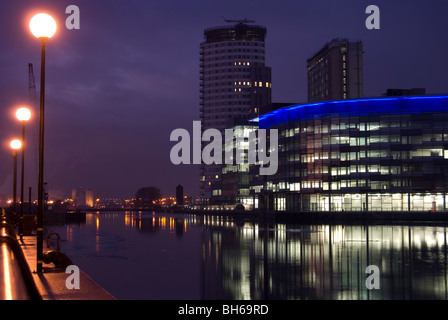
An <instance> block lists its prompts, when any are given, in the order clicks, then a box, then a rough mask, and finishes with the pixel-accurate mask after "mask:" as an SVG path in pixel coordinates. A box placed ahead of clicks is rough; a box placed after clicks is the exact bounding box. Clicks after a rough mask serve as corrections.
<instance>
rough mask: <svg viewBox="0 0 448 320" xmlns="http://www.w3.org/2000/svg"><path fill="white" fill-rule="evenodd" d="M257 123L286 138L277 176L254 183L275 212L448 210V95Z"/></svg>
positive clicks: (279, 113)
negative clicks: (447, 202) (447, 201)
mask: <svg viewBox="0 0 448 320" xmlns="http://www.w3.org/2000/svg"><path fill="white" fill-rule="evenodd" d="M258 121H259V127H260V128H262V129H278V135H279V154H278V157H279V163H278V171H277V173H276V174H275V175H272V176H265V177H263V179H264V180H261V181H262V182H261V184H260V180H258V183H259V185H252V186H251V189H252V190H251V193H252V195H253V196H254V198H256V199H259V201H260V199H263V205H264V206H266V207H267V209H269V210H279V211H284V210H286V211H329V210H331V211H342V210H344V211H429V210H437V211H442V210H446V208H447V204H446V200H447V186H448V184H447V178H448V177H447V175H448V95H443V96H414V97H384V98H374V99H357V100H341V101H329V102H319V103H311V104H304V105H293V106H289V107H285V108H282V109H278V110H274V111H271V112H270V113H266V114H263V115H261V116H260V117H259V118H258Z"/></svg>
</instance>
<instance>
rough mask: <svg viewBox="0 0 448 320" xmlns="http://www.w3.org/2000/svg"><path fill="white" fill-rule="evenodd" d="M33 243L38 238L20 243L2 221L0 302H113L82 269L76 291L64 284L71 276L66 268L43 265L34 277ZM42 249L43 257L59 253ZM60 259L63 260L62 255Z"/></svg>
mask: <svg viewBox="0 0 448 320" xmlns="http://www.w3.org/2000/svg"><path fill="white" fill-rule="evenodd" d="M36 241H37V237H36V236H35V235H33V234H32V235H26V236H23V237H22V239H20V238H19V236H17V235H16V234H15V230H14V227H13V226H12V225H10V224H9V223H8V222H7V221H6V219H4V218H3V219H1V221H0V249H1V250H0V260H1V264H2V268H1V269H0V276H1V280H0V284H1V285H2V286H1V287H2V288H3V290H1V292H0V299H1V300H116V299H115V297H114V296H113V295H111V294H110V293H109V292H107V291H106V290H105V289H104V288H102V287H101V286H100V285H98V284H97V283H96V282H95V281H94V280H93V279H91V278H90V277H89V276H88V275H87V274H86V273H85V272H84V271H82V270H81V269H79V289H74V288H73V289H70V288H68V287H67V285H66V280H67V278H68V277H70V276H71V273H66V268H65V267H61V265H60V264H59V262H56V263H55V262H49V263H45V262H44V263H43V272H42V273H37V272H36V265H37V261H36V257H37V242H36ZM43 248H44V252H43V253H44V256H45V254H46V253H48V252H50V251H52V252H58V251H57V250H54V248H51V247H50V248H48V247H47V245H46V244H45V243H44V245H43ZM61 256H62V257H64V255H63V254H62V255H61ZM61 260H63V259H61ZM66 261H70V259H66ZM66 261H65V262H66ZM61 263H62V264H63V263H64V261H62V262H61ZM74 265H76V262H75V263H74Z"/></svg>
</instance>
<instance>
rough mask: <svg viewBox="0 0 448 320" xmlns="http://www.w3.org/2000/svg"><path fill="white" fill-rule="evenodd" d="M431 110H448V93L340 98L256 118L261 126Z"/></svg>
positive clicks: (287, 108) (262, 127) (267, 126)
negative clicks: (417, 95)
mask: <svg viewBox="0 0 448 320" xmlns="http://www.w3.org/2000/svg"><path fill="white" fill-rule="evenodd" d="M427 112H431V113H433V112H446V113H448V95H443V96H421V97H391V98H372V99H357V100H339V101H327V102H318V103H311V104H303V105H296V106H290V107H286V108H283V109H278V110H274V111H272V112H269V113H266V114H263V115H261V116H260V117H258V118H257V119H253V121H256V120H258V123H259V127H260V129H269V128H273V127H278V126H281V125H282V124H285V123H288V122H293V121H301V120H310V119H320V118H323V117H330V116H335V117H348V116H366V115H378V114H410V113H427Z"/></svg>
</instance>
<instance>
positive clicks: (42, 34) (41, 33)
mask: <svg viewBox="0 0 448 320" xmlns="http://www.w3.org/2000/svg"><path fill="white" fill-rule="evenodd" d="M56 29H57V26H56V21H55V20H54V19H53V18H52V17H51V16H50V15H48V14H46V13H39V14H36V15H35V16H34V17H33V18H32V19H31V21H30V30H31V33H32V34H33V35H34V36H35V37H36V38H39V39H49V38H51V37H52V36H53V35H54V34H55V33H56Z"/></svg>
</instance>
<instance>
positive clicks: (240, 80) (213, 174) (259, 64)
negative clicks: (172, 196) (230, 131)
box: [200, 21, 271, 202]
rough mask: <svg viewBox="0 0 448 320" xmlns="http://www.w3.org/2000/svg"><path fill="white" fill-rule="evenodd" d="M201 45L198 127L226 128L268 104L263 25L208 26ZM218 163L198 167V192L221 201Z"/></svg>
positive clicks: (269, 79) (268, 94) (205, 198)
mask: <svg viewBox="0 0 448 320" xmlns="http://www.w3.org/2000/svg"><path fill="white" fill-rule="evenodd" d="M204 37H205V41H204V42H203V43H201V45H200V105H201V106H200V117H201V128H202V130H203V131H205V130H207V129H211V128H213V129H218V130H220V131H221V132H224V130H225V129H227V128H231V127H233V126H234V123H235V120H241V119H242V120H247V119H249V118H251V116H252V115H253V114H254V113H258V112H259V109H260V107H261V106H263V105H267V104H270V103H271V69H270V68H269V67H267V66H266V65H265V37H266V28H265V27H262V26H257V25H249V24H247V21H241V22H239V23H237V24H234V25H227V26H222V27H215V28H209V29H206V30H205V31H204ZM222 170H223V168H222V166H221V165H204V164H202V165H201V166H200V196H201V198H202V199H203V200H204V202H210V201H211V199H212V197H213V198H214V199H215V200H216V201H220V200H222V198H220V195H222V193H223V191H222V184H221V180H222V179H221V178H222V177H221V175H222Z"/></svg>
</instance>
